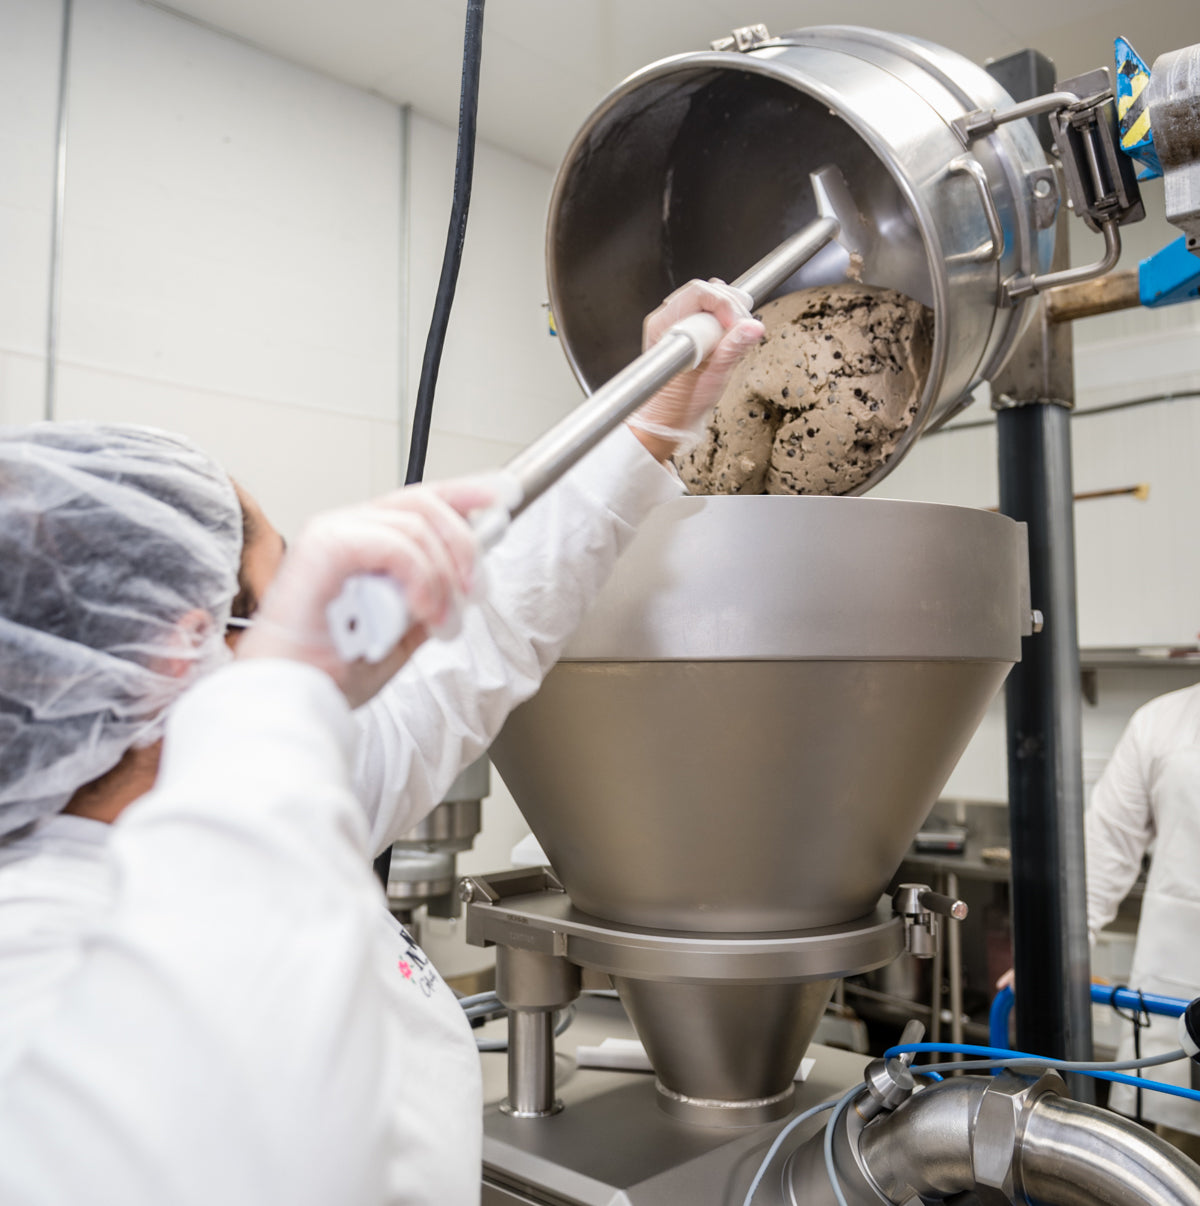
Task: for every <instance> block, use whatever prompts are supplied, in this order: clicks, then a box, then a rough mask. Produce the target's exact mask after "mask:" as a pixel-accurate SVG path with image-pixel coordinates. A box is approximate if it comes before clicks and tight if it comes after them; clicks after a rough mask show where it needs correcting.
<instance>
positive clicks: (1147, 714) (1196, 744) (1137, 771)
mask: <svg viewBox="0 0 1200 1206" xmlns="http://www.w3.org/2000/svg"><path fill="white" fill-rule="evenodd" d="M1086 823H1087V829H1086V833H1087V893H1088V930H1089V933H1090V935H1091V937H1092V939H1093V941H1094V940H1095V936H1096V934H1097V933H1099V931H1100V930H1101V929H1103V928H1104V926H1106V925H1107V924H1108V923H1109V922H1110V921H1111V920H1112V919H1113V917H1114V916H1116V912H1117V907H1118V905H1119V904H1120V903H1121V901H1122V900H1123V899H1124V897H1125V895H1126V894H1127V893H1128V891H1129V889H1130V888H1131V887H1132V886H1133V883H1134V880H1135V879H1136V878H1137V875H1138V872H1139V870H1140V868H1141V865H1142V857H1143V855H1144V854H1145V853H1146V851H1147V849H1148V848H1149V847H1150V845H1151V843H1153V845H1154V851H1153V855H1152V858H1151V862H1150V871H1149V874H1148V876H1147V879H1146V891H1145V895H1144V896H1143V898H1142V916H1141V921H1140V923H1139V925H1138V932H1137V941H1136V944H1135V947H1134V954H1133V969H1132V971H1131V973H1130V985H1129V987H1131V988H1140V989H1142V990H1143V991H1144V992H1152V993H1160V994H1162V995H1164V996H1170V997H1181V998H1183V999H1184V1000H1191V999H1192V998H1193V997H1196V996H1200V873H1198V868H1200V686H1195V687H1189V688H1187V689H1186V690H1183V691H1173V692H1172V693H1171V694H1169V695H1163V696H1160V697H1159V698H1158V699H1154V700H1151V701H1150V703H1148V704H1146V705H1145V707H1143V708H1140V709H1139V710H1138V711H1137V712H1136V713H1134V716H1133V719H1132V720H1130V722H1129V725H1128V727H1127V728H1126V730H1125V732H1124V733H1123V734H1122V736H1121V740H1120V741H1119V742H1118V743H1117V748H1116V749H1115V750H1114V751H1113V756H1112V758H1111V760H1110V761H1109V763H1108V765H1107V767H1106V768H1105V770H1104V774H1103V775H1102V776H1101V778H1100V781H1099V782H1098V783H1097V784H1096V787H1095V790H1094V791H1093V793H1092V799H1091V805H1090V807H1089V808H1088V812H1087V822H1086ZM1177 1027H1178V1023H1177V1022H1176V1020H1175V1019H1173V1018H1161V1017H1156V1018H1153V1020H1152V1024H1151V1028H1150V1029H1149V1030H1148V1031H1147V1030H1143V1031H1142V1052H1143V1054H1146V1055H1150V1054H1161V1053H1165V1052H1168V1051H1171V1050H1174V1049H1175V1048H1177V1047H1178V1046H1179V1039H1178V1029H1177ZM1132 1057H1133V1038H1132V1033H1130V1034H1129V1035H1128V1036H1127V1037H1126V1038H1124V1039H1123V1040H1122V1043H1121V1048H1120V1053H1119V1058H1121V1059H1131V1058H1132ZM1191 1069H1192V1065H1191V1063H1190V1062H1183V1063H1176V1064H1168V1065H1165V1066H1164V1067H1162V1068H1147V1069H1146V1070H1145V1073H1144V1074H1145V1075H1146V1076H1151V1077H1154V1078H1156V1079H1158V1080H1163V1081H1168V1082H1170V1083H1172V1084H1177V1085H1183V1086H1185V1087H1186V1086H1188V1085H1189V1084H1190V1083H1191ZM1110 1100H1111V1102H1112V1105H1113V1107H1114V1108H1115V1109H1118V1110H1120V1111H1121V1112H1122V1113H1126V1114H1132V1113H1133V1111H1134V1090H1133V1089H1132V1088H1123V1087H1121V1086H1119V1085H1114V1086H1113V1090H1112V1096H1111V1099H1110ZM1142 1101H1143V1107H1142V1114H1143V1117H1145V1118H1146V1119H1147V1120H1149V1121H1152V1122H1161V1123H1165V1124H1167V1125H1168V1126H1173V1127H1176V1128H1178V1129H1179V1130H1185V1131H1190V1132H1192V1133H1193V1134H1200V1103H1196V1102H1192V1101H1187V1100H1185V1099H1183V1098H1177V1097H1168V1096H1167V1095H1166V1094H1163V1093H1155V1092H1150V1091H1144V1092H1143V1094H1142Z"/></svg>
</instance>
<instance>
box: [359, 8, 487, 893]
mask: <svg viewBox="0 0 1200 1206" xmlns="http://www.w3.org/2000/svg"><path fill="white" fill-rule="evenodd" d="M482 57H483V0H467V24H466V31H465V33H464V34H463V69H462V87H461V89H460V90H459V97H458V150H457V152H456V155H455V159H454V198H453V201H452V202H451V205H450V226H449V228H448V229H447V231H446V249H445V251H444V252H443V253H442V274H441V276H440V277H439V278H438V287H437V296H436V297H435V298H434V302H433V316H432V317H431V318H430V320H429V334H428V335H427V336H426V337H425V356H424V359H423V360H422V361H421V380H420V383H419V384H418V385H417V401H416V405H415V406H414V407H413V418H412V434H411V436H410V438H409V444H408V468H407V470H406V472H405V474H404V484H405V485H406V486H409V485H412V483H413V482H419V481H420V480H421V479H422V478H423V477H424V476H425V454H426V452H427V451H428V449H429V428H430V424H431V421H432V417H433V394H434V390H435V389H436V388H437V379H438V370H439V369H440V368H441V364H442V348H443V347H444V346H445V343H446V328H447V327H448V326H449V325H450V307H451V306H452V305H453V304H454V290H455V287H456V286H457V284H458V269H459V265H460V264H461V263H462V252H463V243H464V242H465V240H466V237H467V211H468V210H469V209H470V207H471V180H472V177H473V175H474V172H475V127H476V124H477V122H476V119H477V117H478V114H479V65H480V61H481V59H482ZM391 863H392V849H391V847H390V846H389V847H388V848H387V849H386V850H385V851H384V852H383V853H382V854H381V855H380V856H379V857H378V858H377V859H376V860H375V874H376V875H377V876H378V877H379V880H380V882H381V883H382V884H383V889H384V891H385V892H386V891H387V882H388V871H389V869H390V867H391Z"/></svg>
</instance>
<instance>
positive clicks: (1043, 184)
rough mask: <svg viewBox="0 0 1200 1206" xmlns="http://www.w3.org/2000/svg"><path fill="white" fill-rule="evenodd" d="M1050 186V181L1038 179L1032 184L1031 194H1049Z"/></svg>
mask: <svg viewBox="0 0 1200 1206" xmlns="http://www.w3.org/2000/svg"><path fill="white" fill-rule="evenodd" d="M1050 192H1051V186H1050V181H1049V180H1046V179H1042V180H1038V181H1037V182H1036V183H1035V184H1034V186H1033V195H1034V196H1035V197H1048V196H1050Z"/></svg>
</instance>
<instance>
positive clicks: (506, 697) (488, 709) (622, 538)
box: [355, 425, 684, 853]
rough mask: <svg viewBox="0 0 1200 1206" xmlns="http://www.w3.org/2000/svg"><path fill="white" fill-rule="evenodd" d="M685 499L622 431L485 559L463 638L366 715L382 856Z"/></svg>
mask: <svg viewBox="0 0 1200 1206" xmlns="http://www.w3.org/2000/svg"><path fill="white" fill-rule="evenodd" d="M682 493H684V489H683V484H682V483H681V482H680V480H679V478H678V477H677V476H676V475H675V474H673V473H671V472H669V471H668V470H666V469H665V468H664V467H663V466H662V465H661V464H659V462H658V461H656V460H655V459H654V458H653V457H652V456H650V454H649V453H648V452H647V451H646V450H645V448H643V447H642V445H641V443H639V442H638V440H637V438H636V437H635V436H634V435H633V434H632V433H631V432H630V431H629V430H628V429H627V428H625V427H624V425H622V426H621V427H620V428H618V429H617V430H616V431H614V432H613V433H612V434H611V435H610V436H608V437H607V439H605V440H604V441H603V443H602V444H600V445H599V447H597V448H596V449H594V450H593V451H592V452H591V453H589V454H588V455H587V456H586V457H585V458H584V459H583V461H581V462H580V464H578V465H577V466H576V467H575V468H574V469H572V470H571V472H570V473H569V474H567V475H566V477H564V478H563V479H562V480H561V481H560V482H558V483H557V484H556V485H555V486H554V487H553V488H552V489H551V490H549V491H547V492H546V494H544V495H543V496H542V497H541V498H540V499H539V500H538V501H537V502H535V503H534V504H533V505H532V506H531V507H530V508H529V509H528V510H527V511H526V512H525V513H524V514H523V515H521V516H520V518H518V519H517V521H516V522H515V523H514V524H513V526H512V528H511V529H510V531H509V532H508V534H507V535H506V536H505V537H504V540H503V541H502V542H501V543H500V544H499V545H498V546H497V547H496V548H495V549H494V550H493V551H492V552H491V553H489V554H488V556H487V558H486V560H485V572H486V574H487V583H488V589H487V592H486V597H485V600H484V602H483V603H481V604H479V605H472V606H470V607H468V608H467V610H466V614H465V616H464V621H463V630H462V633H461V634H460V635H459V636H458V637H457V638H455V639H454V640H452V641H428V642H427V643H426V644H425V645H423V646H422V647H421V648H420V649H419V650H418V651H417V653H416V655H415V656H414V657H413V658H412V660H411V661H410V662H409V663H408V665H406V666H405V667H404V669H403V670H402V671H401V672H400V673H399V674H398V675H397V676H396V677H395V678H394V679H393V680H392V681H391V682H390V683H389V684H388V685H387V687H385V688H384V689H383V691H381V692H380V693H379V695H377V696H376V697H375V699H373V700H372V701H371V702H370V703H369V704H367V705H366V707H364V708H362V709H360V710H359V712H358V713H357V715H358V718H359V721H360V724H361V728H362V736H361V741H360V746H359V754H358V759H357V763H356V768H355V784H356V787H357V789H358V794H359V797H360V798H361V799H362V800H363V802H364V804H365V805H366V807H367V809H368V815H369V817H370V822H371V850H372V852H376V853H377V852H378V851H380V850H382V849H384V848H385V847H386V846H388V845H389V844H390V843H391V842H393V841H395V840H396V839H397V838H399V837H400V836H401V835H402V834H404V833H406V832H408V830H409V829H411V828H412V827H413V826H414V825H415V824H417V822H418V821H420V820H421V819H422V818H423V817H424V816H425V815H426V814H427V813H428V812H429V811H430V810H431V809H432V808H434V807H435V806H436V805H437V803H438V801H439V800H441V798H442V796H443V795H444V794H445V792H446V790H447V789H448V788H449V786H450V784H451V783H452V782H453V781H454V778H455V776H456V775H457V774H458V773H459V772H460V771H461V770H462V769H463V767H465V766H466V765H468V764H469V763H470V762H472V761H473V760H474V759H476V758H478V757H479V755H480V754H482V753H483V752H484V750H486V749H487V747H488V746H489V745H490V744H491V743H492V739H493V738H494V737H495V736H496V734H497V733H498V732H499V731H500V728H501V726H502V725H503V724H504V721H505V719H506V718H507V716H508V714H509V713H510V712H511V711H512V710H513V708H515V707H516V706H517V705H518V704H519V703H522V702H524V701H525V700H526V699H528V698H529V697H530V696H531V695H533V694H534V692H536V691H537V689H538V687H539V686H541V682H542V679H543V678H544V677H545V675H546V673H547V672H548V671H549V669H550V667H551V666H552V665H553V664H554V662H555V660H556V659H557V658H558V655H559V653H560V652H561V651H562V648H563V645H564V644H565V643H566V641H567V639H568V638H569V637H570V635H571V633H572V632H574V630H575V628H576V627H577V626H578V624H579V621H580V620H581V619H582V618H583V616H584V613H585V612H586V610H587V608H588V607H589V605H590V604H591V602H592V600H593V599H594V598H595V597H596V594H597V592H598V591H599V590H600V587H601V586H602V585H603V584H604V582H605V580H606V579H607V578H608V575H609V573H610V572H611V570H612V567H613V565H614V564H615V562H616V560H617V557H618V556H619V555H620V553H621V552H622V550H623V549H624V548H625V547H626V545H628V543H629V542H630V541H631V540H632V539H633V536H634V534H635V532H636V530H637V526H638V524H640V523H641V521H642V520H643V519H644V518H645V517H646V516H647V515H648V514H649V513H650V511H651V510H653V508H654V507H656V506H657V505H658V504H659V503H662V502H665V501H667V500H669V499H672V498H677V497H678V496H679V495H681V494H682Z"/></svg>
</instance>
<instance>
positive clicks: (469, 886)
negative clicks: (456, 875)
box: [458, 879, 475, 904]
mask: <svg viewBox="0 0 1200 1206" xmlns="http://www.w3.org/2000/svg"><path fill="white" fill-rule="evenodd" d="M458 899H459V900H461V901H462V902H463V904H470V903H471V901H473V900H474V899H475V885H474V884H473V883H472V882H471V881H470V880H469V879H460V880H459V881H458Z"/></svg>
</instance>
